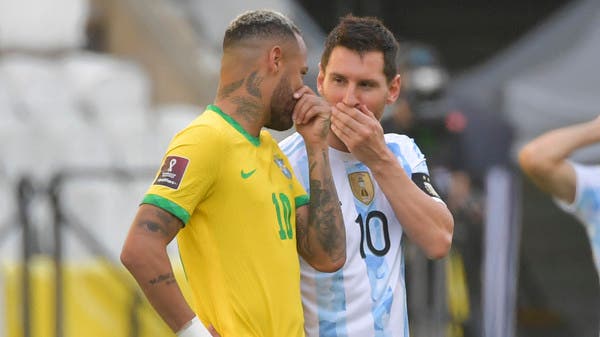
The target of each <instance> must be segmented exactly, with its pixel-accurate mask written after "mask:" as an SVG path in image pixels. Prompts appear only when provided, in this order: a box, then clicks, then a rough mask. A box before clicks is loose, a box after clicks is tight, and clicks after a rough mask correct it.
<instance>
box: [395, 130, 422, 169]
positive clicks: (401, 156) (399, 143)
mask: <svg viewBox="0 0 600 337" xmlns="http://www.w3.org/2000/svg"><path fill="white" fill-rule="evenodd" d="M385 140H386V143H387V146H388V148H390V149H391V150H392V152H393V153H394V155H395V156H396V158H398V161H399V162H400V164H402V166H403V167H404V170H405V171H406V172H407V173H408V174H409V175H412V174H414V173H424V174H427V175H429V169H428V168H427V162H426V160H425V155H423V153H422V152H421V149H419V146H417V144H416V143H415V141H414V140H413V139H412V138H409V137H407V136H405V135H398V134H393V133H391V134H386V135H385Z"/></svg>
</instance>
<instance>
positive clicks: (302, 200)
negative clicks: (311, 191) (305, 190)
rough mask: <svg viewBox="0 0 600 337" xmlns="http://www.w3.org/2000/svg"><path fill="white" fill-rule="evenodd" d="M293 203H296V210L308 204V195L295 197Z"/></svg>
mask: <svg viewBox="0 0 600 337" xmlns="http://www.w3.org/2000/svg"><path fill="white" fill-rule="evenodd" d="M295 202H296V208H298V207H300V206H304V205H308V203H309V202H310V197H309V196H308V195H306V194H304V195H301V196H299V197H296V199H295Z"/></svg>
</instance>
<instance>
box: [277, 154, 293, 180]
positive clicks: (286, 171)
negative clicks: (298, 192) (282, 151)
mask: <svg viewBox="0 0 600 337" xmlns="http://www.w3.org/2000/svg"><path fill="white" fill-rule="evenodd" d="M273 161H274V162H275V164H276V165H277V167H279V169H280V170H281V172H282V173H283V175H284V176H286V178H288V179H292V172H290V170H289V169H288V168H287V167H285V162H284V161H283V159H282V158H281V157H279V156H278V155H274V156H273Z"/></svg>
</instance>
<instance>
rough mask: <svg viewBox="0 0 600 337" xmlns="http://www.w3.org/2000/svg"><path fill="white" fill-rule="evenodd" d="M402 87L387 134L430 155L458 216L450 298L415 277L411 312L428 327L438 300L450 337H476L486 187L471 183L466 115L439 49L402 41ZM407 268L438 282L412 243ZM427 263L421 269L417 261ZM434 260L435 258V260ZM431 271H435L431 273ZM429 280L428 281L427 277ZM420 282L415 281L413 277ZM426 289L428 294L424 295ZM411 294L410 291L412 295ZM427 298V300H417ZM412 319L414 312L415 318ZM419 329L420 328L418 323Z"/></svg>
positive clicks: (438, 180) (450, 262) (449, 278)
mask: <svg viewBox="0 0 600 337" xmlns="http://www.w3.org/2000/svg"><path fill="white" fill-rule="evenodd" d="M397 65H398V71H399V73H400V75H401V78H402V89H401V91H400V96H399V97H398V100H397V101H396V102H395V103H394V104H392V105H390V106H389V108H388V110H387V111H386V113H385V115H384V118H383V119H382V126H383V129H384V131H385V132H386V133H399V134H404V135H407V136H408V137H410V138H412V139H413V140H414V141H415V143H416V144H417V145H418V146H419V148H421V149H422V150H423V152H424V153H426V154H427V162H428V166H429V168H430V172H431V180H432V181H433V183H434V184H435V186H436V189H437V191H438V192H439V194H440V196H441V197H442V199H443V200H445V201H446V204H447V206H448V209H449V210H450V212H451V213H452V215H453V217H454V224H455V226H454V233H453V243H452V250H451V252H450V256H451V257H450V259H449V260H448V262H447V264H448V265H447V266H441V267H442V269H445V270H446V271H445V272H444V271H442V273H443V274H445V276H444V278H446V285H447V288H446V289H445V291H446V292H448V293H449V296H448V301H447V302H446V303H444V301H436V300H435V299H433V297H435V296H438V295H441V294H436V293H435V292H433V293H431V292H432V291H431V290H430V289H436V286H435V285H433V284H429V285H423V284H421V283H422V282H423V281H422V280H423V279H425V278H424V277H418V276H414V278H411V279H409V284H408V285H407V287H408V288H409V289H411V291H412V292H413V293H414V295H415V298H413V299H412V300H411V299H410V298H409V311H410V310H412V312H414V313H415V314H417V315H418V316H420V317H419V319H418V322H415V323H418V324H417V325H420V324H424V325H429V324H430V322H428V320H426V319H424V317H426V316H428V315H431V312H436V311H437V309H436V308H433V306H434V305H435V303H443V305H444V308H443V309H444V310H448V313H449V322H448V324H449V327H450V328H449V329H448V331H452V332H450V333H449V334H448V337H451V336H473V337H475V336H477V337H479V336H480V334H481V332H480V331H481V315H480V298H481V295H480V292H481V263H482V261H481V255H482V245H481V242H482V223H483V201H482V195H483V193H482V189H481V188H480V187H479V186H478V185H477V183H476V181H473V178H472V175H471V174H470V173H469V170H468V168H467V165H466V164H465V162H466V154H465V149H464V146H463V142H464V133H465V131H466V128H467V124H468V119H467V117H466V116H465V114H464V113H463V112H462V111H461V110H459V109H455V108H453V102H451V101H450V100H449V99H448V97H447V95H446V87H447V84H448V74H447V72H446V70H445V68H444V66H443V65H442V62H441V61H440V58H439V56H438V54H437V52H436V50H435V48H433V47H431V46H428V45H424V44H422V43H416V42H408V41H407V42H404V43H402V44H401V48H400V51H399V53H398V57H397ZM408 248H409V249H408V251H409V254H408V258H407V269H408V270H409V272H410V271H411V269H415V270H417V269H419V270H422V271H427V273H428V275H427V279H430V280H431V281H430V282H435V279H436V277H437V276H436V275H435V273H436V272H439V271H438V270H437V267H438V266H435V265H432V263H431V262H429V261H426V260H424V259H422V258H421V257H420V256H416V255H415V254H418V252H417V251H416V250H414V249H412V248H413V247H412V245H411V244H410V243H409V244H408ZM422 263H426V264H428V265H429V266H428V267H427V268H422V267H420V266H417V265H416V264H422ZM434 263H435V262H434ZM429 274H431V275H429ZM427 279H425V280H427ZM411 280H412V281H413V282H414V281H416V282H418V283H419V284H411V282H410V281H411ZM420 292H427V293H428V294H420ZM410 293H411V292H409V294H410ZM421 296H426V297H429V298H430V300H428V301H427V302H428V303H430V304H429V305H430V306H431V307H432V308H427V305H426V304H423V303H417V302H415V301H419V300H422V299H423V298H421ZM413 317H414V316H413ZM415 329H416V330H420V329H419V328H418V327H415Z"/></svg>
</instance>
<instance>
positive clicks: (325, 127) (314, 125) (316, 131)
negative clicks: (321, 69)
mask: <svg viewBox="0 0 600 337" xmlns="http://www.w3.org/2000/svg"><path fill="white" fill-rule="evenodd" d="M294 98H295V99H297V100H298V102H297V103H296V106H295V107H294V112H293V115H292V116H293V119H294V123H295V125H296V131H298V133H300V135H302V137H303V138H304V142H305V143H325V142H326V141H327V135H328V134H329V126H330V124H331V105H329V103H327V101H325V99H323V98H322V97H320V96H318V95H317V94H315V93H314V92H313V91H312V89H310V88H309V87H308V86H303V87H302V88H300V89H299V90H297V91H296V92H295V93H294Z"/></svg>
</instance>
